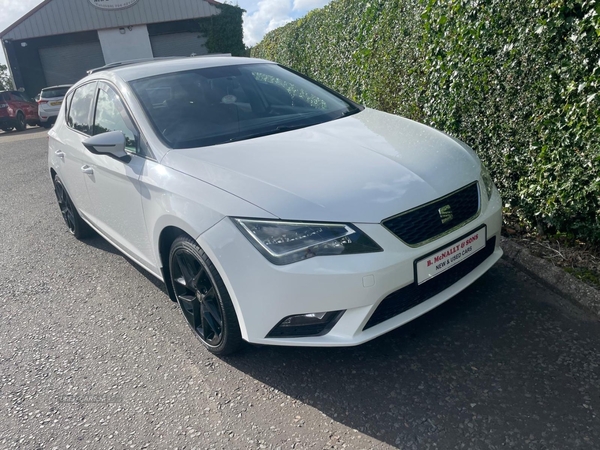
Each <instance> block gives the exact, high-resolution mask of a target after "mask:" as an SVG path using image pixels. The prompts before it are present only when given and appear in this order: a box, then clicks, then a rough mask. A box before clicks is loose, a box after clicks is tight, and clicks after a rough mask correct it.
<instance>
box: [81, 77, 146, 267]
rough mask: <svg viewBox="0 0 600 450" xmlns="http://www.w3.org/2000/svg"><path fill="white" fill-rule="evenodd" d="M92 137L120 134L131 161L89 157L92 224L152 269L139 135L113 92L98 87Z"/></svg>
mask: <svg viewBox="0 0 600 450" xmlns="http://www.w3.org/2000/svg"><path fill="white" fill-rule="evenodd" d="M93 117H94V120H93V134H94V135H97V134H102V133H106V132H109V131H121V132H123V134H124V135H125V140H126V150H127V151H128V152H129V153H130V154H131V161H130V162H128V163H125V162H123V161H121V160H118V159H115V158H112V157H110V156H107V155H94V154H91V153H90V157H91V162H90V166H91V167H90V169H91V170H89V171H88V173H87V174H86V177H85V182H86V186H87V188H88V192H89V195H90V200H91V203H92V213H91V214H92V221H93V222H94V223H95V224H96V225H97V226H98V228H99V229H100V230H103V231H105V232H106V235H107V238H108V239H109V240H111V241H112V242H113V244H115V245H116V246H117V247H119V248H120V249H121V250H122V251H123V252H124V253H126V254H127V255H128V256H130V257H131V258H133V259H134V260H136V261H137V262H138V263H139V264H140V265H142V266H144V267H155V266H156V262H155V261H154V260H153V259H154V258H153V256H152V255H153V251H152V246H151V242H150V239H149V237H148V231H147V230H146V223H145V220H144V212H143V209H142V187H141V183H140V181H139V178H140V174H141V173H142V169H143V167H144V164H146V159H145V157H144V155H142V154H141V150H140V135H139V132H138V130H137V129H136V127H135V126H134V124H133V122H132V120H131V118H130V117H129V114H128V113H127V110H126V109H125V106H124V104H123V101H122V100H121V98H120V96H119V94H118V93H117V91H116V89H114V88H113V87H111V86H109V85H108V84H107V83H102V82H101V83H99V84H98V97H97V100H96V108H95V113H94V115H93Z"/></svg>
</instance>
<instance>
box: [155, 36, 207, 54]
mask: <svg viewBox="0 0 600 450" xmlns="http://www.w3.org/2000/svg"><path fill="white" fill-rule="evenodd" d="M150 43H151V44H152V53H153V54H154V57H155V58H159V57H164V56H190V55H191V54H192V53H195V54H196V55H206V54H207V53H208V50H207V49H206V45H205V44H206V38H205V37H204V36H203V35H202V34H200V33H174V34H160V35H158V36H150Z"/></svg>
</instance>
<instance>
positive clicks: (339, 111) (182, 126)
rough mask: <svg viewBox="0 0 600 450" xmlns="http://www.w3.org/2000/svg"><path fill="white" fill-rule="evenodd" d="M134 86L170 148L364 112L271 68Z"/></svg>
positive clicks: (176, 76)
mask: <svg viewBox="0 0 600 450" xmlns="http://www.w3.org/2000/svg"><path fill="white" fill-rule="evenodd" d="M131 86H132V88H133V91H134V92H135V94H136V95H137V97H138V99H139V100H140V102H141V103H142V105H143V106H144V109H145V111H146V113H147V115H148V118H149V119H150V122H151V123H152V125H153V127H154V130H155V131H156V133H157V134H158V135H159V136H160V137H161V138H162V140H163V141H164V142H165V143H166V144H167V145H168V146H170V147H171V148H191V147H203V146H207V145H216V144H222V143H227V142H233V141H240V140H245V139H251V138H254V137H259V136H265V135H269V134H275V133H281V132H285V131H289V130H292V129H297V128H303V127H307V126H311V125H316V124H319V123H324V122H327V121H330V120H336V119H339V118H341V117H344V116H346V115H348V114H353V113H356V112H358V111H360V109H359V107H357V106H356V105H354V104H353V103H351V102H349V101H347V100H346V99H344V98H343V97H342V96H340V95H336V94H334V93H332V92H330V91H328V90H327V89H324V88H322V87H320V86H319V85H317V84H315V83H313V82H311V81H309V80H307V79H304V78H303V77H301V76H299V75H296V74H295V73H293V72H291V71H289V70H287V69H285V68H283V67H280V66H278V65H276V64H267V63H265V64H242V65H232V66H223V67H209V68H204V69H197V70H189V71H183V72H173V73H168V74H164V75H158V76H154V77H149V78H142V79H139V80H134V81H132V82H131Z"/></svg>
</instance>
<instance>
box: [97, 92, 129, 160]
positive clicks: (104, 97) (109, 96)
mask: <svg viewBox="0 0 600 450" xmlns="http://www.w3.org/2000/svg"><path fill="white" fill-rule="evenodd" d="M108 131H122V132H123V134H124V135H125V148H126V149H127V150H129V151H130V152H137V148H138V145H137V143H138V139H137V131H136V129H135V127H134V126H133V124H132V123H131V119H130V118H129V115H128V114H127V110H126V109H125V106H124V105H123V102H122V101H121V98H120V97H119V95H118V94H117V93H116V92H115V90H114V89H113V88H111V87H110V86H108V85H106V84H104V83H102V84H100V89H98V102H97V103H96V113H95V115H94V135H96V134H102V133H106V132H108Z"/></svg>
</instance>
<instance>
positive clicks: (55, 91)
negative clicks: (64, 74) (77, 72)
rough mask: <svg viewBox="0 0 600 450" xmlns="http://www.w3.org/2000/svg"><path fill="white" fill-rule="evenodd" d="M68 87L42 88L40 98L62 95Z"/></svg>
mask: <svg viewBox="0 0 600 450" xmlns="http://www.w3.org/2000/svg"><path fill="white" fill-rule="evenodd" d="M68 90H69V87H68V86H67V87H57V88H50V89H43V90H42V98H55V97H64V96H65V94H66V93H67V91H68Z"/></svg>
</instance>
